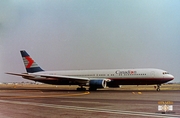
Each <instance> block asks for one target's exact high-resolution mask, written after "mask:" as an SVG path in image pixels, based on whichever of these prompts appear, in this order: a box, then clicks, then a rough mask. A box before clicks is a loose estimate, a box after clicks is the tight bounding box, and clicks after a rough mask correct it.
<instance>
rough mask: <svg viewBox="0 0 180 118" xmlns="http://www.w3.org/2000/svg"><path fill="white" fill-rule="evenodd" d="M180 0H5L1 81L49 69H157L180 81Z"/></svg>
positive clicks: (0, 23)
mask: <svg viewBox="0 0 180 118" xmlns="http://www.w3.org/2000/svg"><path fill="white" fill-rule="evenodd" d="M179 11H180V1H179V0H158V1H157V0H147V1H145V0H136V1H134V0H1V1H0V81H1V82H16V81H17V82H18V81H24V80H23V79H22V78H21V77H14V76H9V75H5V74H4V73H5V72H18V73H21V72H25V69H24V65H23V63H22V59H21V56H20V53H19V51H20V50H21V49H25V50H26V51H27V52H28V53H29V54H30V55H31V56H32V57H33V59H35V61H36V62H37V63H38V64H39V65H40V66H41V67H42V68H43V69H45V70H69V69H70V70H72V69H111V68H119V69H121V68H159V69H163V70H167V71H168V72H170V73H171V74H173V75H174V76H175V80H174V82H180V73H179V69H180V12H179Z"/></svg>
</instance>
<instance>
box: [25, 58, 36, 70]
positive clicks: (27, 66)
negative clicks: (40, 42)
mask: <svg viewBox="0 0 180 118" xmlns="http://www.w3.org/2000/svg"><path fill="white" fill-rule="evenodd" d="M25 58H26V60H27V61H28V63H27V65H26V68H30V67H31V66H32V64H33V63H34V60H32V58H31V57H29V56H27V57H25Z"/></svg>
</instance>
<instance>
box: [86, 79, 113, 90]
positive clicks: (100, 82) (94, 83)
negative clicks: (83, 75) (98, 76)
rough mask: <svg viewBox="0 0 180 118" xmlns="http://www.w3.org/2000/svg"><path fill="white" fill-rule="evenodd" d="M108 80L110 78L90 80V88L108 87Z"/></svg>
mask: <svg viewBox="0 0 180 118" xmlns="http://www.w3.org/2000/svg"><path fill="white" fill-rule="evenodd" d="M107 82H110V80H109V79H102V80H90V81H89V86H90V88H106V86H107Z"/></svg>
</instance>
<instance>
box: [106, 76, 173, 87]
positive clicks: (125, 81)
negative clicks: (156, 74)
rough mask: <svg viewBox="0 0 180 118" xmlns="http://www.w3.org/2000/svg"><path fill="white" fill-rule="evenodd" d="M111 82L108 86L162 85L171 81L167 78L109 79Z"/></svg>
mask: <svg viewBox="0 0 180 118" xmlns="http://www.w3.org/2000/svg"><path fill="white" fill-rule="evenodd" d="M109 79H111V82H108V83H107V86H111V85H152V84H162V83H166V82H168V81H170V79H165V78H119V79H115V78H109Z"/></svg>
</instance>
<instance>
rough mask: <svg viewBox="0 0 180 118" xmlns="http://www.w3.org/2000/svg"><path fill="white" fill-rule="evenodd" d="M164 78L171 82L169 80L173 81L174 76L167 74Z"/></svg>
mask: <svg viewBox="0 0 180 118" xmlns="http://www.w3.org/2000/svg"><path fill="white" fill-rule="evenodd" d="M166 78H167V79H169V81H171V80H173V79H174V76H173V75H171V74H168V75H167V76H166Z"/></svg>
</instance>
